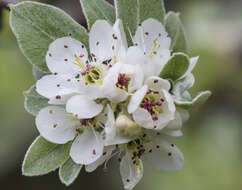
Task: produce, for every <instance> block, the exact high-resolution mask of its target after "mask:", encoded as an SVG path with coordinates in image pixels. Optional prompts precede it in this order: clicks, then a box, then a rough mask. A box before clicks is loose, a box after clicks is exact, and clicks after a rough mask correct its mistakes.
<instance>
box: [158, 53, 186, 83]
mask: <svg viewBox="0 0 242 190" xmlns="http://www.w3.org/2000/svg"><path fill="white" fill-rule="evenodd" d="M189 65H190V60H189V57H188V56H187V55H185V54H183V53H176V54H173V56H172V57H171V59H170V60H169V61H168V63H167V64H166V65H165V67H164V68H163V69H162V71H161V74H160V77H161V78H164V79H171V80H173V81H176V80H177V79H179V78H180V77H182V76H183V75H184V74H185V73H186V71H187V69H188V68H189Z"/></svg>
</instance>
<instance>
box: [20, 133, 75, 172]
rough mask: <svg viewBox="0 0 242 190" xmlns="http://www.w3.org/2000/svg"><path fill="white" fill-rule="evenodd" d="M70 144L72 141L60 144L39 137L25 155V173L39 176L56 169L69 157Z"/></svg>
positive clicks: (23, 170)
mask: <svg viewBox="0 0 242 190" xmlns="http://www.w3.org/2000/svg"><path fill="white" fill-rule="evenodd" d="M70 146H71V143H67V144H64V145H58V144H53V143H50V142H48V141H46V140H45V139H44V138H43V137H41V136H39V137H37V138H36V140H35V141H34V142H33V143H32V145H31V146H30V147H29V149H28V151H27V153H26V155H25V158H24V162H23V166H22V172H23V175H25V176H38V175H44V174H47V173H49V172H51V171H54V170H55V169H57V168H58V167H59V166H61V165H62V164H63V163H65V162H66V160H67V159H68V158H69V151H70Z"/></svg>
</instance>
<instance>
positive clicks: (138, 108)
mask: <svg viewBox="0 0 242 190" xmlns="http://www.w3.org/2000/svg"><path fill="white" fill-rule="evenodd" d="M170 88H171V86H170V83H169V81H167V80H164V79H161V78H159V77H155V76H153V77H149V78H148V79H147V80H146V81H145V85H144V86H143V87H142V88H141V89H139V90H137V91H136V92H135V93H134V94H133V95H132V97H131V99H130V103H129V105H128V112H129V113H130V114H132V116H133V119H134V121H135V122H136V123H138V124H139V125H141V126H142V127H144V128H147V129H155V130H161V129H163V128H164V127H165V126H166V125H167V124H168V123H169V122H170V121H172V120H174V118H175V111H176V107H175V104H174V101H173V98H172V96H171V94H170V93H169V90H170Z"/></svg>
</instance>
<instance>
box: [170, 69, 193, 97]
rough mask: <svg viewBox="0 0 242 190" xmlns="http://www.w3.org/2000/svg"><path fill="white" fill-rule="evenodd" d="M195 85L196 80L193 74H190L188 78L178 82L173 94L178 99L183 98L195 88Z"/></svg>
mask: <svg viewBox="0 0 242 190" xmlns="http://www.w3.org/2000/svg"><path fill="white" fill-rule="evenodd" d="M194 83H195V79H194V76H193V74H191V73H190V74H189V75H188V76H186V77H185V78H183V79H181V80H178V81H177V82H176V83H175V84H174V86H173V90H172V92H173V94H174V95H175V96H176V97H179V98H181V97H183V94H184V93H185V92H186V91H187V90H189V89H190V88H192V87H193V85H194Z"/></svg>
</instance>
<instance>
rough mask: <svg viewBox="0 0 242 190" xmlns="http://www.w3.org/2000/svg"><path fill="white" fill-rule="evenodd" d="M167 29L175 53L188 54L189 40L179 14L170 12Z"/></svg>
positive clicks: (167, 16)
mask: <svg viewBox="0 0 242 190" xmlns="http://www.w3.org/2000/svg"><path fill="white" fill-rule="evenodd" d="M165 27H166V31H167V32H168V34H169V35H170V36H171V39H172V43H171V48H172V50H173V52H184V53H187V40H186V35H185V30H184V27H183V24H182V23H181V20H180V17H179V14H178V13H174V12H169V13H168V14H167V15H166V17H165Z"/></svg>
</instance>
